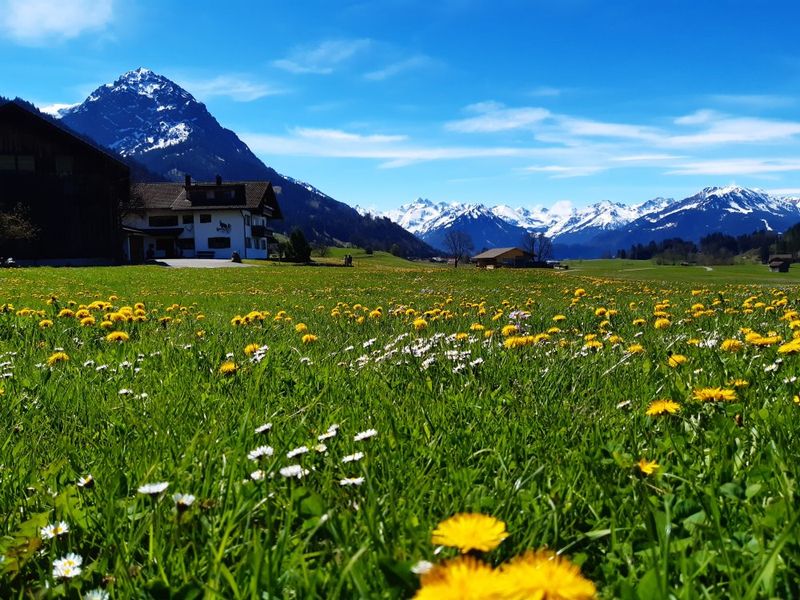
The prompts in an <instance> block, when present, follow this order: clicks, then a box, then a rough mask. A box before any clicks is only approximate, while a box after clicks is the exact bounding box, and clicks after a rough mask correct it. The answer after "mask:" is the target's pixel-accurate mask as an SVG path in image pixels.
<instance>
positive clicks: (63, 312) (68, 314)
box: [58, 308, 75, 319]
mask: <svg viewBox="0 0 800 600" xmlns="http://www.w3.org/2000/svg"><path fill="white" fill-rule="evenodd" d="M58 316H59V317H61V318H62V319H63V318H69V317H74V316H75V312H74V311H72V310H70V309H68V308H62V309H61V310H60V311H58Z"/></svg>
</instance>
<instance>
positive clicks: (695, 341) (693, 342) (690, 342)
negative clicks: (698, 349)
mask: <svg viewBox="0 0 800 600" xmlns="http://www.w3.org/2000/svg"><path fill="white" fill-rule="evenodd" d="M686 345H687V346H699V345H700V340H699V339H698V338H689V339H688V340H686Z"/></svg>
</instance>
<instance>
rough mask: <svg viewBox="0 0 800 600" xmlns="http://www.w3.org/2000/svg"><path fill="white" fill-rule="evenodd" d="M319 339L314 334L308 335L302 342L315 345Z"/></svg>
mask: <svg viewBox="0 0 800 600" xmlns="http://www.w3.org/2000/svg"><path fill="white" fill-rule="evenodd" d="M317 339H318V338H317V336H315V335H314V334H313V333H307V334H305V335H304V336H303V337H302V342H303V343H304V344H313V343H314V342H316V341H317Z"/></svg>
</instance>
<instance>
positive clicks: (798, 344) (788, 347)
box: [778, 338, 800, 354]
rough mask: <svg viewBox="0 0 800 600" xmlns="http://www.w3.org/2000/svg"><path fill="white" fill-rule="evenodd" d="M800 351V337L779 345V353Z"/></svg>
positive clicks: (796, 352)
mask: <svg viewBox="0 0 800 600" xmlns="http://www.w3.org/2000/svg"><path fill="white" fill-rule="evenodd" d="M798 353H800V338H795V339H793V340H792V341H791V342H787V343H785V344H782V345H780V346H778V354H798Z"/></svg>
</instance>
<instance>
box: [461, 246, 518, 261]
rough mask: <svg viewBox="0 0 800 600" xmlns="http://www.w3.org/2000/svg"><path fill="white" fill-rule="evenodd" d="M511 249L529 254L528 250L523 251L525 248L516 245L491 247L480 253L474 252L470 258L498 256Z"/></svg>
mask: <svg viewBox="0 0 800 600" xmlns="http://www.w3.org/2000/svg"><path fill="white" fill-rule="evenodd" d="M512 250H516V251H517V252H522V253H523V254H527V255H528V256H530V252H525V250H523V249H522V248H516V247H512V248H492V249H491V250H487V251H486V252H481V253H480V254H476V255H475V256H473V257H472V259H473V260H475V259H479V258H499V257H501V256H503V254H506V253H508V252H511V251H512Z"/></svg>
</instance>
